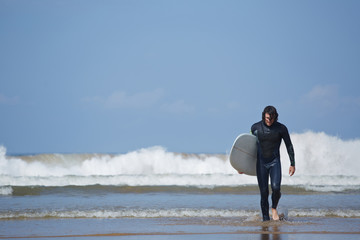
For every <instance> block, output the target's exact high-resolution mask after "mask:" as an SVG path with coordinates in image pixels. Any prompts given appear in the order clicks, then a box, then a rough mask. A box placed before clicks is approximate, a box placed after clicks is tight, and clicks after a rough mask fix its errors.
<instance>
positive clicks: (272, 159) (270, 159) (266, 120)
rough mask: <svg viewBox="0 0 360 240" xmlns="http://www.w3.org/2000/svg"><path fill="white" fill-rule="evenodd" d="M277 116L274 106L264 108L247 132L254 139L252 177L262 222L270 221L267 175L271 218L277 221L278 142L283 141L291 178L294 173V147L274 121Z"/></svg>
mask: <svg viewBox="0 0 360 240" xmlns="http://www.w3.org/2000/svg"><path fill="white" fill-rule="evenodd" d="M278 116H279V114H278V113H277V111H276V108H275V107H273V106H267V107H265V109H264V111H263V113H262V120H261V121H260V122H257V123H255V124H254V125H252V127H251V133H252V134H253V135H255V136H256V138H257V164H256V175H257V180H258V185H259V189H260V194H261V202H260V204H261V211H262V216H263V221H269V220H270V217H269V201H268V196H269V187H268V184H269V176H270V181H271V189H272V196H271V200H272V218H273V220H279V215H278V212H277V210H276V208H277V205H278V203H279V200H280V197H281V192H280V185H281V163H280V144H281V140H282V139H284V142H285V145H286V149H287V152H288V154H289V158H290V168H289V175H290V176H292V175H293V174H294V173H295V154H294V148H293V145H292V143H291V139H290V135H289V132H288V130H287V128H286V126H285V125H283V124H281V123H279V122H278V121H277V120H278Z"/></svg>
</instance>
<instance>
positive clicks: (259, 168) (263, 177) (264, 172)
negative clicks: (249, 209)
mask: <svg viewBox="0 0 360 240" xmlns="http://www.w3.org/2000/svg"><path fill="white" fill-rule="evenodd" d="M256 175H257V180H258V185H259V190H260V196H261V200H260V206H261V212H262V216H263V221H269V220H270V216H269V200H268V197H269V170H268V169H267V168H266V166H265V164H264V163H263V161H262V160H261V158H260V157H259V153H258V160H257V164H256Z"/></svg>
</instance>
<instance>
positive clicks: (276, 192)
mask: <svg viewBox="0 0 360 240" xmlns="http://www.w3.org/2000/svg"><path fill="white" fill-rule="evenodd" d="M269 170H270V181H271V190H272V195H271V200H272V208H274V209H276V207H277V205H278V203H279V200H280V197H281V192H280V186H281V163H280V158H276V159H275V160H274V161H273V164H272V165H271V167H270V169H269Z"/></svg>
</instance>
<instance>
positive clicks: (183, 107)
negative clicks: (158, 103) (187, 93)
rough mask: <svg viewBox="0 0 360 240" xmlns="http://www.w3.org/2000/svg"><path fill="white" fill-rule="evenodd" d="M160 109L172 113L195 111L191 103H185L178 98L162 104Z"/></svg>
mask: <svg viewBox="0 0 360 240" xmlns="http://www.w3.org/2000/svg"><path fill="white" fill-rule="evenodd" d="M162 109H163V110H164V111H166V112H169V113H173V114H184V113H192V112H194V111H195V108H194V107H193V106H191V105H188V104H186V103H185V101H184V100H178V101H176V102H173V103H166V104H163V105H162Z"/></svg>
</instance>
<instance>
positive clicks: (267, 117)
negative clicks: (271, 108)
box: [265, 113, 274, 127]
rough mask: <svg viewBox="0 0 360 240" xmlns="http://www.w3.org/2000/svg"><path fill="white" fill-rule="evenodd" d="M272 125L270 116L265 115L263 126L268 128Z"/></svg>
mask: <svg viewBox="0 0 360 240" xmlns="http://www.w3.org/2000/svg"><path fill="white" fill-rule="evenodd" d="M273 123H274V119H272V118H271V117H270V114H268V113H265V124H266V125H267V126H269V127H270V126H271V125H272V124H273Z"/></svg>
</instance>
